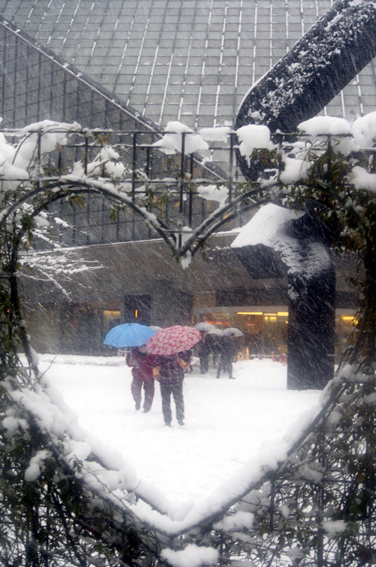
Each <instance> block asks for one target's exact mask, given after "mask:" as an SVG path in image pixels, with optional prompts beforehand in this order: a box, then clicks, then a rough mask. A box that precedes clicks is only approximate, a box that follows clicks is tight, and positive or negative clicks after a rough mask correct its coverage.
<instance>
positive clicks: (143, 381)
mask: <svg viewBox="0 0 376 567" xmlns="http://www.w3.org/2000/svg"><path fill="white" fill-rule="evenodd" d="M154 359H155V356H154V355H153V354H148V352H147V349H146V346H139V347H135V348H132V349H131V351H130V352H128V354H127V356H126V358H125V361H126V364H127V365H128V366H130V367H132V377H133V380H132V384H131V392H132V396H133V399H134V402H135V407H136V410H139V409H140V407H141V398H142V389H143V390H144V405H143V412H144V413H147V412H149V411H150V409H151V406H152V404H153V399H154V377H153V363H154Z"/></svg>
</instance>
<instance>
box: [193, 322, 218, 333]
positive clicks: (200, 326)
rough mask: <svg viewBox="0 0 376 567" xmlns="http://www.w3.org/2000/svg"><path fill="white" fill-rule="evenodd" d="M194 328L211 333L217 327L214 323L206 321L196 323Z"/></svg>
mask: <svg viewBox="0 0 376 567" xmlns="http://www.w3.org/2000/svg"><path fill="white" fill-rule="evenodd" d="M194 328H195V329H197V330H198V331H202V332H203V333H209V332H210V331H212V330H213V329H215V327H214V325H212V324H211V323H206V322H204V321H203V322H202V323H196V325H195V326H194Z"/></svg>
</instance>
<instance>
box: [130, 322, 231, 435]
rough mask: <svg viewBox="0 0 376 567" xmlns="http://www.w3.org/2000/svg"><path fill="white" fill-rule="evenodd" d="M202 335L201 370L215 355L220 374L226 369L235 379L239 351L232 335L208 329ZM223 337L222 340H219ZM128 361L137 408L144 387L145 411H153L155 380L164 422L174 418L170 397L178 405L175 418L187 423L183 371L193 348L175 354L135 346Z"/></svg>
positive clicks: (199, 350) (190, 360)
mask: <svg viewBox="0 0 376 567" xmlns="http://www.w3.org/2000/svg"><path fill="white" fill-rule="evenodd" d="M201 336H202V339H201V341H200V342H199V343H198V344H197V345H196V347H195V348H196V352H197V356H198V357H199V359H200V372H201V373H202V374H205V373H206V372H207V371H208V369H209V355H210V354H212V355H213V360H214V361H216V360H217V358H218V357H219V363H218V366H217V378H219V377H220V375H221V372H227V373H228V377H229V378H230V379H233V378H234V376H233V374H232V362H233V359H234V357H235V355H236V352H237V344H236V341H235V340H234V337H232V336H221V337H219V338H217V337H215V338H214V336H213V335H210V334H208V333H205V332H202V333H201ZM219 339H220V340H219ZM125 360H126V364H127V365H128V366H129V367H131V368H132V384H131V392H132V396H133V400H134V402H135V408H136V410H140V409H141V401H142V390H143V391H144V402H143V412H144V413H147V412H149V411H150V409H151V406H152V403H153V399H154V388H155V381H158V382H159V384H160V389H161V399H162V413H163V418H164V423H165V425H166V426H168V427H170V426H171V422H172V411H171V398H173V400H174V402H175V407H176V419H177V422H178V424H179V425H181V426H183V425H184V396H183V381H184V374H185V373H186V372H189V371H190V368H191V362H192V351H191V350H188V351H184V352H179V353H177V354H172V355H168V356H167V355H165V356H161V355H153V354H149V353H148V352H147V348H146V346H139V347H134V348H132V349H131V350H130V352H128V353H127V355H126V359H125Z"/></svg>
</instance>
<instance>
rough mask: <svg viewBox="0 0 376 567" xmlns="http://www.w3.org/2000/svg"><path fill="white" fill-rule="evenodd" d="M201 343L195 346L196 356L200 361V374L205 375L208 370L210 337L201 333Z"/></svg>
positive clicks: (203, 332)
mask: <svg viewBox="0 0 376 567" xmlns="http://www.w3.org/2000/svg"><path fill="white" fill-rule="evenodd" d="M201 337H202V338H201V341H200V342H199V343H197V345H196V352H197V356H198V357H199V359H200V372H201V374H206V373H207V371H208V370H209V354H210V352H211V346H212V336H211V335H209V334H208V333H206V332H205V331H201Z"/></svg>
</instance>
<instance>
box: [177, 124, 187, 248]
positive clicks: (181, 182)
mask: <svg viewBox="0 0 376 567" xmlns="http://www.w3.org/2000/svg"><path fill="white" fill-rule="evenodd" d="M185 134H186V133H185V132H182V134H181V154H180V178H179V199H180V201H179V223H178V224H179V235H178V246H179V248H181V245H182V229H183V210H184V165H185V159H184V158H185Z"/></svg>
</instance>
